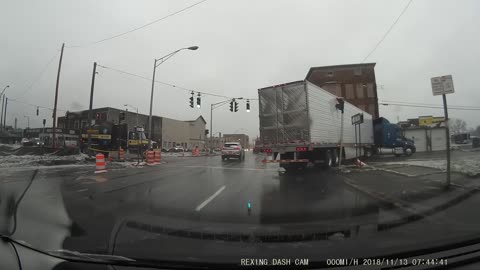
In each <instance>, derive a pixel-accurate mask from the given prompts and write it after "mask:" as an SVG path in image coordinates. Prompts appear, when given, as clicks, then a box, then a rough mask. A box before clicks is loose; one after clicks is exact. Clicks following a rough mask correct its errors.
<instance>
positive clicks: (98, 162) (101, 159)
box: [95, 153, 107, 173]
mask: <svg viewBox="0 0 480 270" xmlns="http://www.w3.org/2000/svg"><path fill="white" fill-rule="evenodd" d="M104 172H107V169H106V167H105V156H104V155H103V154H102V153H98V154H97V155H96V156H95V173H104Z"/></svg>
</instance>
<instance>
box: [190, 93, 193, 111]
mask: <svg viewBox="0 0 480 270" xmlns="http://www.w3.org/2000/svg"><path fill="white" fill-rule="evenodd" d="M190 107H191V108H193V92H192V96H191V97H190Z"/></svg>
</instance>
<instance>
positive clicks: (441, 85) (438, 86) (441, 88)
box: [430, 75, 455, 96]
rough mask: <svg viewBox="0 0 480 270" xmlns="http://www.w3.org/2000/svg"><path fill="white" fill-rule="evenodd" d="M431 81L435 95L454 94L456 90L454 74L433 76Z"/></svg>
mask: <svg viewBox="0 0 480 270" xmlns="http://www.w3.org/2000/svg"><path fill="white" fill-rule="evenodd" d="M430 81H431V83H432V92H433V95H434V96H439V95H445V94H452V93H454V92H455V90H454V88H453V79H452V75H446V76H441V77H433V78H431V79H430Z"/></svg>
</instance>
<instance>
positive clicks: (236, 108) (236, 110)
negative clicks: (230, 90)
mask: <svg viewBox="0 0 480 270" xmlns="http://www.w3.org/2000/svg"><path fill="white" fill-rule="evenodd" d="M235 112H238V103H237V102H236V101H235Z"/></svg>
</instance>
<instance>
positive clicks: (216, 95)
mask: <svg viewBox="0 0 480 270" xmlns="http://www.w3.org/2000/svg"><path fill="white" fill-rule="evenodd" d="M97 66H98V67H102V68H105V69H110V70H113V71H115V72H118V73H122V74H125V75H129V76H133V77H137V78H140V79H143V80H147V81H152V79H151V78H148V77H145V76H141V75H137V74H134V73H131V72H128V71H124V70H120V69H116V68H111V67H107V66H103V65H100V64H97ZM155 82H156V83H160V84H163V85H167V86H170V87H173V88H177V89H180V90H183V91H186V92H188V93H192V92H195V93H200V94H202V95H206V96H214V97H221V98H226V99H233V98H238V97H228V96H224V95H219V94H212V93H208V92H203V91H198V90H194V89H189V88H186V87H183V86H178V85H175V84H171V83H166V82H162V81H157V80H155ZM244 99H249V100H258V99H254V98H244Z"/></svg>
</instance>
